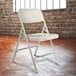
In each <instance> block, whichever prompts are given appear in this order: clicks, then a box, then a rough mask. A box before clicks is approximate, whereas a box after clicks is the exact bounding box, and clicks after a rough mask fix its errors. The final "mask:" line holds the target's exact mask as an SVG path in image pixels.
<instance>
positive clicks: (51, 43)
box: [50, 40, 60, 66]
mask: <svg viewBox="0 0 76 76" xmlns="http://www.w3.org/2000/svg"><path fill="white" fill-rule="evenodd" d="M50 46H52V49H53V53H54V57H55V59H56V64H57V65H59V64H58V61H57V56H56V53H55V49H54V45H53V42H52V41H51V40H50ZM59 66H60V65H59Z"/></svg>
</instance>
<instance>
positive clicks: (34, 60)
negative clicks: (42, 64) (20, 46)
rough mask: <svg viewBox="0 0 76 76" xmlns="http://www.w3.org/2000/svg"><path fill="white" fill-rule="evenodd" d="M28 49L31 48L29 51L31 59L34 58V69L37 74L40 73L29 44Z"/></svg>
mask: <svg viewBox="0 0 76 76" xmlns="http://www.w3.org/2000/svg"><path fill="white" fill-rule="evenodd" d="M28 47H29V48H28V49H29V52H30V55H31V58H32V61H33V65H34V68H35V72H36V73H38V70H37V67H36V63H35V60H34V58H33V55H32V51H31V48H30V46H29V44H28Z"/></svg>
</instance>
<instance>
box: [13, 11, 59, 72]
mask: <svg viewBox="0 0 76 76" xmlns="http://www.w3.org/2000/svg"><path fill="white" fill-rule="evenodd" d="M18 16H19V19H20V23H21V30H20V34H19V38H18V42H17V45H16V48H15V51H14V56H13V60H12V61H13V62H14V61H15V57H16V54H17V52H18V51H20V50H22V49H18V46H19V43H20V41H21V40H22V35H23V36H24V39H25V40H26V43H27V45H28V47H26V48H23V49H29V53H30V55H31V58H32V62H33V65H34V68H35V72H36V73H38V70H37V66H36V63H35V59H34V57H33V54H32V51H31V48H32V47H36V50H35V53H34V56H35V57H43V56H46V55H49V54H51V53H48V54H45V55H42V56H39V55H37V51H38V47H39V44H40V42H41V38H42V37H43V32H44V31H45V32H46V33H47V34H48V35H49V31H48V28H47V25H46V22H45V19H44V18H43V24H44V25H43V28H42V32H41V33H42V36H41V38H40V40H39V41H38V43H37V46H30V44H29V39H28V36H27V34H26V31H25V28H24V24H23V21H22V19H21V16H20V13H19V12H18ZM49 41H50V46H51V47H52V49H53V53H54V56H55V59H56V62H57V57H56V55H55V50H54V45H53V42H52V40H49ZM56 64H57V65H59V64H58V63H56Z"/></svg>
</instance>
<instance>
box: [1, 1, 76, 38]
mask: <svg viewBox="0 0 76 76" xmlns="http://www.w3.org/2000/svg"><path fill="white" fill-rule="evenodd" d="M12 9H13V2H12V0H1V1H0V35H18V34H19V30H20V22H19V19H18V15H17V14H15V13H13V11H12ZM43 14H44V17H45V19H46V23H47V25H48V28H49V31H50V32H51V33H59V34H60V36H61V37H76V0H67V9H64V10H48V11H43ZM27 27H29V26H27ZM36 28H37V27H36ZM27 30H28V29H27ZM38 30H39V29H38ZM30 31H31V29H30Z"/></svg>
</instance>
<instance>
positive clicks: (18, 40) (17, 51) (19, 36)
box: [12, 33, 21, 62]
mask: <svg viewBox="0 0 76 76" xmlns="http://www.w3.org/2000/svg"><path fill="white" fill-rule="evenodd" d="M20 41H21V33H20V35H19V39H18V43H17V45H16V48H15V51H14V56H13V59H12V62H14V59H15V57H16V53H17V52H18V50H17V49H18V46H19V43H20Z"/></svg>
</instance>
